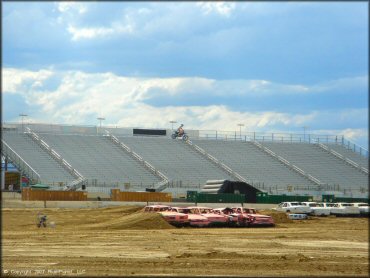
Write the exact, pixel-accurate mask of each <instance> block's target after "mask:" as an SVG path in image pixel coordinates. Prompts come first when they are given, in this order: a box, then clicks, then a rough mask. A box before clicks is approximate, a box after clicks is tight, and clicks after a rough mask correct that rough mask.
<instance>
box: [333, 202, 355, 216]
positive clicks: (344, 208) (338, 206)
mask: <svg viewBox="0 0 370 278" xmlns="http://www.w3.org/2000/svg"><path fill="white" fill-rule="evenodd" d="M330 214H331V215H335V216H337V217H338V216H360V209H359V207H355V206H354V205H353V204H351V203H334V204H333V206H332V207H331V210H330Z"/></svg>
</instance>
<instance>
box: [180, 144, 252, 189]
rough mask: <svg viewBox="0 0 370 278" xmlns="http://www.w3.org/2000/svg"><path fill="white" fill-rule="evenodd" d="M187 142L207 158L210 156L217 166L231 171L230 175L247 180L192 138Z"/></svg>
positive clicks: (240, 179)
mask: <svg viewBox="0 0 370 278" xmlns="http://www.w3.org/2000/svg"><path fill="white" fill-rule="evenodd" d="M186 143H187V144H188V145H189V146H191V147H193V148H194V149H195V150H197V151H198V152H199V153H201V154H202V155H203V156H205V157H206V158H208V159H209V160H211V161H212V162H213V163H214V164H216V165H217V166H219V167H220V168H221V169H223V170H225V171H226V172H227V173H229V174H230V175H232V176H234V177H235V178H237V179H238V180H239V181H243V182H247V180H246V179H245V178H244V177H242V176H241V175H239V174H238V173H236V172H235V171H233V170H232V169H231V168H230V167H229V166H227V165H225V164H224V163H222V162H220V161H219V160H218V159H217V158H215V157H214V156H212V155H210V154H209V153H207V152H206V151H205V150H204V149H202V148H201V147H199V146H198V145H195V144H194V143H193V142H191V141H190V140H187V141H186ZM249 183H250V184H253V182H252V181H250V182H249Z"/></svg>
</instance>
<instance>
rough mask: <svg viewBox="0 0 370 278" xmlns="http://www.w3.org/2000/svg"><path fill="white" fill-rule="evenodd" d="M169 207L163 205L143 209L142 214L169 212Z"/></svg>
mask: <svg viewBox="0 0 370 278" xmlns="http://www.w3.org/2000/svg"><path fill="white" fill-rule="evenodd" d="M170 209H171V207H170V206H165V205H151V206H146V207H144V209H143V210H144V212H160V211H168V210H170Z"/></svg>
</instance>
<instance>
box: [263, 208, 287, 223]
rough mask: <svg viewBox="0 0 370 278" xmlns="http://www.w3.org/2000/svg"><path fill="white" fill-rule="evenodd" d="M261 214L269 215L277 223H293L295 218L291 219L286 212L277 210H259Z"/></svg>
mask: <svg viewBox="0 0 370 278" xmlns="http://www.w3.org/2000/svg"><path fill="white" fill-rule="evenodd" d="M258 212H259V213H261V214H264V215H269V216H271V217H272V219H274V222H275V224H281V223H292V222H293V220H292V219H289V218H288V216H287V214H286V213H285V212H281V211H275V210H259V211H258Z"/></svg>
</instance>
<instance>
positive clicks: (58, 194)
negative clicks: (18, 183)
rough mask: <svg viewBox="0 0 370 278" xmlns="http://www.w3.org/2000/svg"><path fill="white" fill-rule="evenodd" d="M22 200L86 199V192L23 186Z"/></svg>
mask: <svg viewBox="0 0 370 278" xmlns="http://www.w3.org/2000/svg"><path fill="white" fill-rule="evenodd" d="M22 200H23V201H86V200H87V192H81V191H47V190H33V189H31V188H23V190H22Z"/></svg>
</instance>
